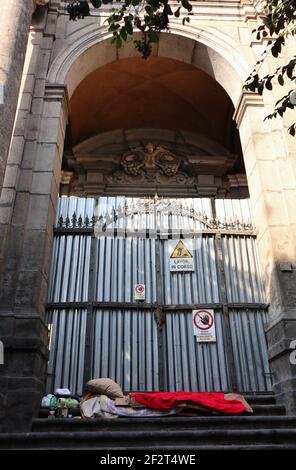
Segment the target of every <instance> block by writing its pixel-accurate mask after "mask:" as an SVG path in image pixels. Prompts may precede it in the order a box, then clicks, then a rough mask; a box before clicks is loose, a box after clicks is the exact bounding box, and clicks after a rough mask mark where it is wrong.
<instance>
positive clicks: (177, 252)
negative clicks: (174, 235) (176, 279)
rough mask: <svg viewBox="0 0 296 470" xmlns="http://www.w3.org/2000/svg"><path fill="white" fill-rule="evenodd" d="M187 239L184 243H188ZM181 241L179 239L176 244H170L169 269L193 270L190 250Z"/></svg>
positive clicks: (179, 270) (175, 270) (176, 270)
mask: <svg viewBox="0 0 296 470" xmlns="http://www.w3.org/2000/svg"><path fill="white" fill-rule="evenodd" d="M189 242H190V241H189V240H186V245H187V244H189ZM186 245H185V244H184V242H183V240H179V241H178V243H177V244H175V242H174V245H173V246H172V248H171V249H170V245H169V249H170V253H171V254H170V271H173V272H184V271H194V260H193V256H192V253H191V251H190V250H189V249H188V247H187V246H186Z"/></svg>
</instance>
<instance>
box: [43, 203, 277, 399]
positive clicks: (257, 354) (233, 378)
mask: <svg viewBox="0 0 296 470" xmlns="http://www.w3.org/2000/svg"><path fill="white" fill-rule="evenodd" d="M54 232H55V236H54V243H53V252H52V261H51V271H50V286H49V294H48V306H47V321H48V325H49V336H50V358H49V366H48V382H47V389H48V392H50V391H53V390H54V389H55V388H56V387H67V388H70V389H71V390H72V391H73V392H77V393H81V392H82V390H83V384H84V383H85V382H86V381H87V380H88V379H89V378H93V377H110V378H113V379H114V380H115V381H116V382H118V383H119V384H121V386H122V387H123V389H124V390H125V391H126V392H128V391H152V390H171V391H174V390H186V391H228V390H239V391H253V392H256V391H268V390H270V389H271V380H270V373H269V365H268V355H267V347H266V339H265V332H264V324H265V320H266V316H267V306H266V305H265V304H264V299H263V290H262V285H261V279H260V273H259V268H258V261H257V254H256V233H255V231H254V229H253V226H252V222H251V213H250V207H249V200H247V199H244V200H227V199H212V200H211V199H208V198H207V199H205V198H186V199H158V198H156V199H151V198H126V197H102V198H100V199H99V200H95V199H81V198H61V199H60V200H59V205H58V211H57V218H56V224H55V228H54ZM184 238H188V239H190V240H191V242H190V243H191V246H192V247H193V251H192V253H193V258H194V267H195V269H194V271H192V272H177V273H175V272H171V271H170V268H169V252H170V249H171V248H170V246H171V244H172V241H171V240H176V241H178V240H179V239H184ZM136 284H145V287H146V295H145V300H144V301H142V300H141V301H136V300H134V286H135V285H136ZM193 307H194V308H196V307H198V308H211V309H213V310H214V312H215V323H216V336H217V338H216V342H213V343H197V342H196V339H195V337H194V335H193V322H192V309H193Z"/></svg>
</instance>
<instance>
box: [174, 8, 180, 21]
mask: <svg viewBox="0 0 296 470" xmlns="http://www.w3.org/2000/svg"><path fill="white" fill-rule="evenodd" d="M180 10H181V7H178V8H177V10H176V11H175V13H174V15H175V17H176V18H179V16H180Z"/></svg>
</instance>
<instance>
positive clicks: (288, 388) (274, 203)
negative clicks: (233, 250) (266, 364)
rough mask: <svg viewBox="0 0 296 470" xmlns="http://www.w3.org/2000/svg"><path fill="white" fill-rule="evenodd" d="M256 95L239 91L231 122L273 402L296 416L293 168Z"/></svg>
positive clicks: (276, 126) (282, 135)
mask: <svg viewBox="0 0 296 470" xmlns="http://www.w3.org/2000/svg"><path fill="white" fill-rule="evenodd" d="M267 113H268V108H267V107H266V106H264V103H263V100H262V98H261V97H259V96H257V95H254V94H252V93H244V94H243V95H242V97H241V100H240V102H239V104H238V107H237V110H236V113H235V116H234V118H235V120H236V122H237V124H238V128H239V131H240V136H241V143H242V149H243V154H244V162H245V167H246V174H247V178H248V187H249V191H250V198H251V203H252V208H253V215H254V222H255V225H256V227H257V228H258V230H259V233H258V237H257V244H258V252H259V261H260V266H261V271H262V277H263V282H264V286H265V295H266V300H267V302H268V303H269V304H270V307H269V324H268V326H267V329H266V331H267V340H268V347H269V360H270V366H271V372H272V374H273V376H272V379H273V387H274V391H275V393H276V396H277V400H278V402H280V403H283V404H284V405H286V407H287V411H288V412H289V413H292V414H296V366H295V365H293V364H291V361H290V354H291V350H290V344H291V341H292V340H294V339H296V212H295V202H296V165H295V162H294V158H293V154H292V153H291V152H289V136H288V134H287V130H286V129H285V127H284V125H283V122H282V121H276V122H270V121H265V122H264V117H265V116H266V114H267Z"/></svg>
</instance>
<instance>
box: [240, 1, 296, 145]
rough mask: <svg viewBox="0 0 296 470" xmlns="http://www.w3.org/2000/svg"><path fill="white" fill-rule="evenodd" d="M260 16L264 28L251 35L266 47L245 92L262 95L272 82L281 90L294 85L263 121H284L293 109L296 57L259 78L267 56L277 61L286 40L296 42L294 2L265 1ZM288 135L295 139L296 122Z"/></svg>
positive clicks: (259, 28)
mask: <svg viewBox="0 0 296 470" xmlns="http://www.w3.org/2000/svg"><path fill="white" fill-rule="evenodd" d="M260 16H261V20H262V23H263V24H261V25H260V26H259V27H258V28H257V29H255V30H254V31H253V33H255V34H256V39H257V40H258V41H260V40H263V39H266V40H267V44H266V48H265V50H264V52H263V53H262V56H261V58H260V60H258V61H257V63H256V65H255V67H254V69H253V71H252V73H251V74H250V75H249V77H248V78H247V81H246V84H245V89H246V90H250V91H253V92H258V93H259V94H260V95H262V93H263V91H264V89H266V90H272V88H273V84H274V82H275V81H277V83H279V85H281V86H283V85H284V83H285V82H286V81H292V82H294V86H293V88H291V89H290V91H289V92H288V93H287V94H285V95H284V96H282V97H281V98H280V99H279V100H278V101H277V102H276V105H275V109H274V110H273V112H272V113H270V114H269V115H268V116H266V118H265V119H272V118H275V117H277V116H281V117H283V115H284V113H285V112H286V111H287V109H294V108H295V104H296V96H295V95H296V81H295V78H296V76H295V70H296V55H294V56H293V57H292V58H291V59H290V60H289V62H288V63H287V64H285V65H282V66H279V67H277V68H276V69H275V70H274V71H273V73H270V74H267V75H264V76H260V75H259V74H260V67H261V65H262V64H264V62H266V57H267V56H268V54H271V55H272V56H273V57H279V55H280V53H281V52H282V51H283V48H284V47H285V45H286V40H287V38H293V39H295V35H296V22H295V20H296V0H284V1H281V0H266V1H265V4H264V8H263V10H262V13H261V14H260ZM295 51H296V42H295ZM288 131H289V133H290V134H291V135H292V136H294V135H295V133H296V122H294V123H293V124H291V125H290V127H289V129H288Z"/></svg>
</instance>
